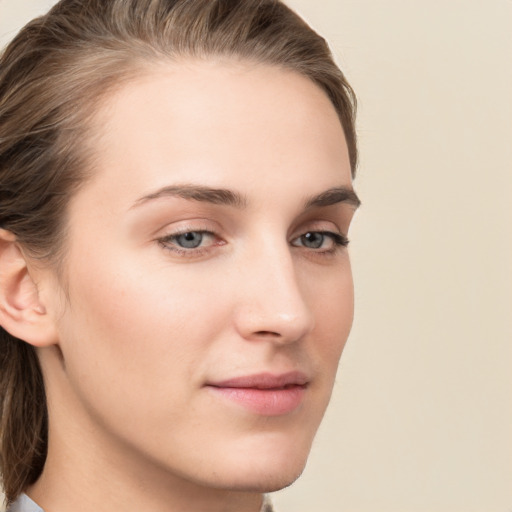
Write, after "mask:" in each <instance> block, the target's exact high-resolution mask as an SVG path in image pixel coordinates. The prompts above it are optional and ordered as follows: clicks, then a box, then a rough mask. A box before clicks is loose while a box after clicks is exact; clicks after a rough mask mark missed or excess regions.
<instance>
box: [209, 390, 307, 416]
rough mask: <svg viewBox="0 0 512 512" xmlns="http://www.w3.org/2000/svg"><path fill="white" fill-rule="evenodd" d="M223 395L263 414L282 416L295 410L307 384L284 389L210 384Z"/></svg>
mask: <svg viewBox="0 0 512 512" xmlns="http://www.w3.org/2000/svg"><path fill="white" fill-rule="evenodd" d="M208 388H209V389H210V390H211V391H213V392H214V393H216V394H217V395H221V396H222V397H224V398H226V399H228V400H230V401H232V402H234V403H237V404H239V405H241V406H243V407H244V408H246V409H249V410H250V411H252V412H255V413H257V414H261V415H262V416H282V415H284V414H289V413H291V412H293V411H295V410H296V409H297V408H298V407H299V406H300V405H301V404H302V401H303V399H304V393H305V391H306V387H305V386H291V387H289V388H282V389H258V388H222V387H215V386H208Z"/></svg>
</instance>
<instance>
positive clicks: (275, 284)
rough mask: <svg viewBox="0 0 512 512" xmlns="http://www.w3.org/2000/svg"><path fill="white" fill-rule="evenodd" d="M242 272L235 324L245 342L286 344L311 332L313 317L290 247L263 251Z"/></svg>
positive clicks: (255, 254)
mask: <svg viewBox="0 0 512 512" xmlns="http://www.w3.org/2000/svg"><path fill="white" fill-rule="evenodd" d="M241 268H243V269H244V271H243V272H241V274H240V275H238V278H239V280H238V283H237V284H238V286H237V288H238V293H237V304H236V307H235V324H236V328H237V331H238V332H239V334H240V335H241V336H242V337H243V338H245V339H247V340H268V341H272V342H274V343H279V344H286V343H292V342H295V341H299V340H300V339H302V338H304V337H305V336H306V335H307V334H308V333H309V332H311V330H312V329H313V327H314V320H315V319H314V315H313V313H312V311H311V308H310V307H309V305H308V301H307V300H306V299H307V298H306V297H305V293H304V292H305V290H303V287H301V283H300V279H299V276H298V275H297V274H298V273H297V269H296V268H295V264H294V262H293V256H292V254H291V253H290V250H289V247H287V246H285V248H281V249H280V250H279V249H276V248H268V247H267V248H261V247H260V248H259V250H255V251H254V252H252V257H251V258H250V260H249V261H246V262H245V264H243V265H241Z"/></svg>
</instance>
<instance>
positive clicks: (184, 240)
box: [178, 231, 203, 249]
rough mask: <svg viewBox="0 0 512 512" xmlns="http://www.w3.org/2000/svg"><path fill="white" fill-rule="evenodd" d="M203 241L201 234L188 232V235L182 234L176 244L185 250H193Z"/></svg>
mask: <svg viewBox="0 0 512 512" xmlns="http://www.w3.org/2000/svg"><path fill="white" fill-rule="evenodd" d="M202 241H203V235H202V233H197V232H193V231H191V232H189V233H183V234H182V235H180V236H179V237H178V243H179V245H181V246H182V247H184V248H186V249H195V248H196V247H199V246H200V245H201V242H202Z"/></svg>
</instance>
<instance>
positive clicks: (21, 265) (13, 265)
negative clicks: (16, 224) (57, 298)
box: [0, 229, 57, 347]
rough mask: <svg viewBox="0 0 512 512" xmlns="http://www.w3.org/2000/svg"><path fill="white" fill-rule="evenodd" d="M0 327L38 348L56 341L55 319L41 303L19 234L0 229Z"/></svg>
mask: <svg viewBox="0 0 512 512" xmlns="http://www.w3.org/2000/svg"><path fill="white" fill-rule="evenodd" d="M0 326H2V327H3V328H4V329H5V330H6V331H7V332H8V333H9V334H11V335H12V336H14V337H16V338H19V339H21V340H23V341H26V342H27V343H29V344H30V345H33V346H35V347H45V346H49V345H53V344H56V343H57V332H56V329H55V325H54V322H53V319H52V318H51V317H50V315H48V313H47V311H46V307H45V306H44V304H43V303H42V302H41V300H40V297H39V293H38V287H37V285H36V283H35V282H34V280H33V279H32V276H31V275H30V273H29V268H28V265H27V261H26V258H25V256H24V254H23V252H22V251H21V249H20V247H19V245H18V244H17V243H16V237H15V236H14V235H13V234H12V233H11V232H10V231H7V230H5V229H0Z"/></svg>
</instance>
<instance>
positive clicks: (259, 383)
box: [207, 371, 309, 389]
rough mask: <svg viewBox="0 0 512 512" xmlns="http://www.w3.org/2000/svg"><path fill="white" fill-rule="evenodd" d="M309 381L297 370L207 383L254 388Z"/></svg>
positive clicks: (301, 384)
mask: <svg viewBox="0 0 512 512" xmlns="http://www.w3.org/2000/svg"><path fill="white" fill-rule="evenodd" d="M308 383H309V379H308V377H307V376H306V375H305V374H304V373H302V372H298V371H293V372H288V373H281V374H279V375H275V374H272V373H258V374H254V375H246V376H243V377H234V378H232V379H227V380H222V381H215V382H209V383H208V384H207V385H208V386H212V387H217V388H255V389H279V388H284V387H287V386H305V385H306V384H308Z"/></svg>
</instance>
